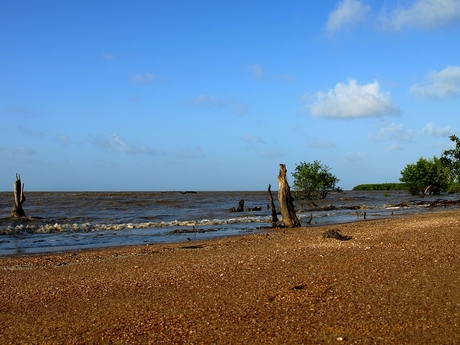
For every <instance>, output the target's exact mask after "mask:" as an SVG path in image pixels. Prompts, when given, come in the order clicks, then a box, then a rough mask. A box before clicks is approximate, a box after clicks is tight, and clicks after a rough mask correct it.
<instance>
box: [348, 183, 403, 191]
mask: <svg viewBox="0 0 460 345" xmlns="http://www.w3.org/2000/svg"><path fill="white" fill-rule="evenodd" d="M353 190H407V186H406V184H405V183H371V184H360V185H357V186H356V187H353Z"/></svg>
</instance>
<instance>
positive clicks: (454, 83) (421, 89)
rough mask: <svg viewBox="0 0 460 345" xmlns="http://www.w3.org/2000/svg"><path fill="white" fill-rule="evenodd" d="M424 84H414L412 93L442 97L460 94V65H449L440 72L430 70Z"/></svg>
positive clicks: (432, 97)
mask: <svg viewBox="0 0 460 345" xmlns="http://www.w3.org/2000/svg"><path fill="white" fill-rule="evenodd" d="M426 80H427V81H426V82H425V84H423V85H420V84H414V85H412V86H411V88H410V93H411V94H412V95H414V96H416V97H420V98H431V99H442V98H455V97H458V96H460V67H458V66H449V67H447V68H444V69H443V70H442V71H440V72H435V71H434V72H430V73H428V74H427V76H426Z"/></svg>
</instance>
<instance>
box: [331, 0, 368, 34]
mask: <svg viewBox="0 0 460 345" xmlns="http://www.w3.org/2000/svg"><path fill="white" fill-rule="evenodd" d="M370 12H371V7H370V6H369V5H364V4H363V3H362V2H361V1H358V0H343V1H341V2H339V3H338V4H337V7H336V9H335V10H334V11H332V12H331V13H330V14H329V20H328V21H327V24H326V31H327V32H328V33H330V34H332V33H334V32H337V31H340V30H341V29H343V28H346V27H351V26H354V25H355V24H357V23H359V22H362V21H364V20H365V19H366V18H367V16H368V15H369V13H370Z"/></svg>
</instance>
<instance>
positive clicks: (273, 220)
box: [268, 184, 279, 223]
mask: <svg viewBox="0 0 460 345" xmlns="http://www.w3.org/2000/svg"><path fill="white" fill-rule="evenodd" d="M271 188H272V185H271V184H269V185H268V199H269V200H270V209H271V210H272V223H277V222H278V221H279V219H278V216H277V215H276V207H275V203H274V202H273V196H272V191H271Z"/></svg>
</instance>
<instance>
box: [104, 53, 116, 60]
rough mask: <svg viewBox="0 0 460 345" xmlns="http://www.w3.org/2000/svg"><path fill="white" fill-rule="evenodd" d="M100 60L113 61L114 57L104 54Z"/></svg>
mask: <svg viewBox="0 0 460 345" xmlns="http://www.w3.org/2000/svg"><path fill="white" fill-rule="evenodd" d="M101 58H102V59H103V60H106V61H109V60H115V55H113V54H110V53H104V54H102V55H101Z"/></svg>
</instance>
